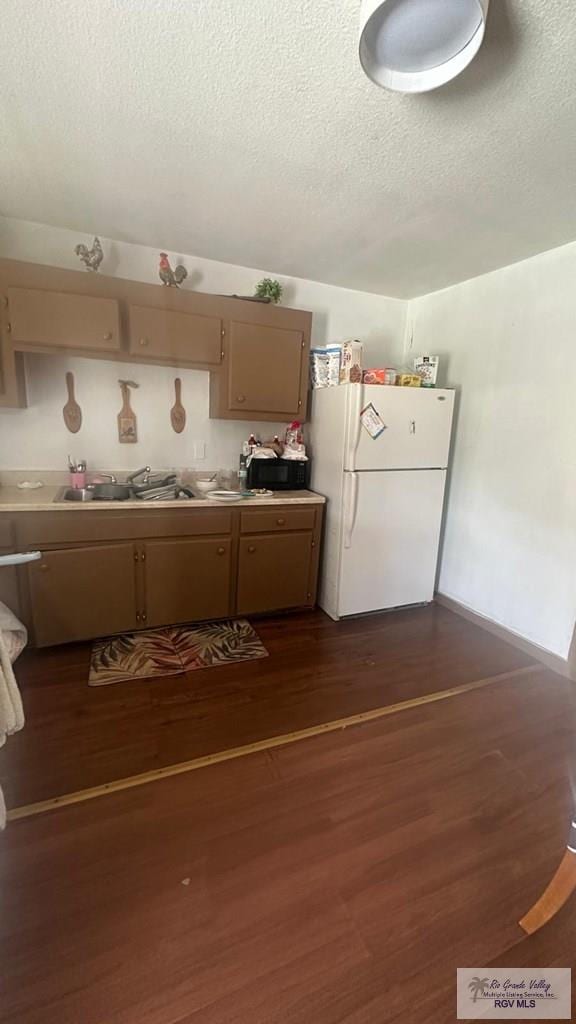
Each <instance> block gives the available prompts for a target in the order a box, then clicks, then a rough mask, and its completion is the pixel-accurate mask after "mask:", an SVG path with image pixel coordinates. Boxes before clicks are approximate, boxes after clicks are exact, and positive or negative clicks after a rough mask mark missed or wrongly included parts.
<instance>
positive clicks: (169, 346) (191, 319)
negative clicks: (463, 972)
mask: <svg viewBox="0 0 576 1024" xmlns="http://www.w3.org/2000/svg"><path fill="white" fill-rule="evenodd" d="M129 317H130V331H129V346H130V354H131V355H134V356H140V357H142V358H143V359H162V360H163V361H165V362H166V361H171V360H174V361H175V362H177V363H193V364H199V365H201V366H205V367H208V368H210V367H211V366H219V365H220V362H221V356H222V329H223V328H222V320H221V319H220V318H219V317H217V316H204V315H198V314H196V313H183V312H181V311H180V310H173V309H158V308H155V307H153V306H130V310H129Z"/></svg>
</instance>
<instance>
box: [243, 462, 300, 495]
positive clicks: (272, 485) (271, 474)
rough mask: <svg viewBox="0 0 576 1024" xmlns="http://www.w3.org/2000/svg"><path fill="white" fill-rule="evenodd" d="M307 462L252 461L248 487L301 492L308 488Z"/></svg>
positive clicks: (249, 469) (249, 468)
mask: <svg viewBox="0 0 576 1024" xmlns="http://www.w3.org/2000/svg"><path fill="white" fill-rule="evenodd" d="M309 466H310V463H309V462H297V461H296V460H295V459H252V461H251V463H250V465H249V466H248V487H249V488H250V489H251V490H252V488H263V487H266V488H267V489H268V490H269V491H303V490H306V488H307V487H308V479H309Z"/></svg>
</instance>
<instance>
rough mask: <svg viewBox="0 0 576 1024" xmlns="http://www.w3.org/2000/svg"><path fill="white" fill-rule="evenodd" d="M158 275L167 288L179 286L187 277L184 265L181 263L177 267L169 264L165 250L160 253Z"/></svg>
mask: <svg viewBox="0 0 576 1024" xmlns="http://www.w3.org/2000/svg"><path fill="white" fill-rule="evenodd" d="M158 276H159V277H160V280H161V281H162V284H165V285H168V287H169V288H179V287H180V285H181V284H182V281H184V280H185V279H186V278H187V277H188V271H187V270H186V267H183V266H182V264H181V263H179V264H178V266H177V267H174V270H172V267H171V266H170V260H169V259H168V254H167V253H165V252H161V253H160V266H159V267H158Z"/></svg>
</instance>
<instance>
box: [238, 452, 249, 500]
mask: <svg viewBox="0 0 576 1024" xmlns="http://www.w3.org/2000/svg"><path fill="white" fill-rule="evenodd" d="M247 463H248V456H247V455H245V454H244V452H242V454H241V456H240V464H239V467H238V485H239V488H240V490H241V491H246V490H247V489H248V465H247Z"/></svg>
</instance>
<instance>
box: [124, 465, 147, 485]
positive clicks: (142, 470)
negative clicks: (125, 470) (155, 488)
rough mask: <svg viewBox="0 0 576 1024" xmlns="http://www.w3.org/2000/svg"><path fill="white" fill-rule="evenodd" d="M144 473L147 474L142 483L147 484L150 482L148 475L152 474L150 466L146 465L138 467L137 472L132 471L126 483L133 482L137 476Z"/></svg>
mask: <svg viewBox="0 0 576 1024" xmlns="http://www.w3.org/2000/svg"><path fill="white" fill-rule="evenodd" d="M143 473H144V474H146V475H145V476H144V479H143V481H142V483H145V484H147V483H148V476H149V474H150V466H144V468H143V469H137V470H136V472H135V473H130V476H127V477H126V483H127V484H133V483H134V481H135V480H136V478H137V477H139V476H142V474H143Z"/></svg>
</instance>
